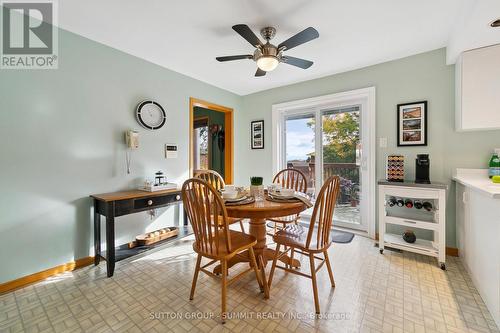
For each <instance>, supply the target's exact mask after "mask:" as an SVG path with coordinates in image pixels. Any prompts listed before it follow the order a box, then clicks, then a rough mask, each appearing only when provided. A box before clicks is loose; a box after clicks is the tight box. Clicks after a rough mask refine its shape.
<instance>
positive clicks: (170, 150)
mask: <svg viewBox="0 0 500 333" xmlns="http://www.w3.org/2000/svg"><path fill="white" fill-rule="evenodd" d="M165 158H177V145H176V144H173V143H167V144H165Z"/></svg>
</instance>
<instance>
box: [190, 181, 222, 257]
mask: <svg viewBox="0 0 500 333" xmlns="http://www.w3.org/2000/svg"><path fill="white" fill-rule="evenodd" d="M182 201H183V204H184V210H185V211H186V214H187V216H188V219H189V221H190V222H191V226H192V227H193V232H194V235H195V239H196V240H195V241H196V245H197V246H198V249H199V250H200V252H201V254H202V255H206V256H209V257H214V256H219V254H220V253H219V252H220V251H219V249H220V248H219V246H220V245H221V244H225V246H226V249H225V250H226V253H228V252H230V249H231V239H230V237H229V225H228V221H227V212H226V207H225V206H224V203H223V202H222V199H221V197H220V195H219V194H218V193H217V190H216V189H215V188H214V187H213V186H212V185H210V184H209V183H208V182H206V181H205V180H203V179H198V178H191V179H188V180H186V181H185V182H184V184H183V185H182Z"/></svg>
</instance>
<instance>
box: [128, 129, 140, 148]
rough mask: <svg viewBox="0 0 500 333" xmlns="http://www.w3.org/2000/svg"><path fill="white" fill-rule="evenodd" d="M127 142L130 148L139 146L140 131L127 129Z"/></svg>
mask: <svg viewBox="0 0 500 333" xmlns="http://www.w3.org/2000/svg"><path fill="white" fill-rule="evenodd" d="M125 143H126V144H127V148H129V149H138V148H139V132H137V131H126V132H125Z"/></svg>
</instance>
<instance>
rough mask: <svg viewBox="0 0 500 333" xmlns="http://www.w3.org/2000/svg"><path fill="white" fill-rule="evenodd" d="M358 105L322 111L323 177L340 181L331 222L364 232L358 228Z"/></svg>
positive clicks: (359, 182)
mask: <svg viewBox="0 0 500 333" xmlns="http://www.w3.org/2000/svg"><path fill="white" fill-rule="evenodd" d="M360 108H361V106H360V105H352V106H346V107H340V108H333V109H327V110H322V111H321V124H322V130H321V135H322V140H321V143H322V145H321V150H322V151H321V153H322V168H321V170H322V175H321V176H322V177H321V180H322V181H324V180H326V179H328V178H329V177H331V176H335V175H338V176H339V177H340V183H341V188H340V195H339V197H338V199H337V207H336V208H335V213H334V221H335V224H336V225H339V226H343V227H348V228H354V229H365V227H364V226H363V225H361V216H360V192H361V177H360V176H361V175H360V174H361V168H360V164H361V140H360V120H361V119H360Z"/></svg>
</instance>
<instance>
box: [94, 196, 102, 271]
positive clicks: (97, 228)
mask: <svg viewBox="0 0 500 333" xmlns="http://www.w3.org/2000/svg"><path fill="white" fill-rule="evenodd" d="M100 261H101V215H100V214H99V213H98V212H97V205H96V204H94V265H96V266H97V265H99V262H100Z"/></svg>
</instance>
